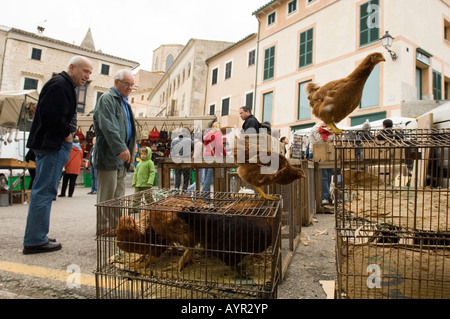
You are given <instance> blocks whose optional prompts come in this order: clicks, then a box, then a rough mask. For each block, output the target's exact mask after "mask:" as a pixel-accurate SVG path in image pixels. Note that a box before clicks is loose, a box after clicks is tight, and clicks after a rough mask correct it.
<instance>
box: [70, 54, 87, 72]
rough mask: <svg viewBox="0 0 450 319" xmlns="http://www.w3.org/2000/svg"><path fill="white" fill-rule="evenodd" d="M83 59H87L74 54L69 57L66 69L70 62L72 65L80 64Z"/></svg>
mask: <svg viewBox="0 0 450 319" xmlns="http://www.w3.org/2000/svg"><path fill="white" fill-rule="evenodd" d="M83 61H88V59H87V58H85V57H83V56H79V55H77V56H74V57H73V58H72V59H70V61H69V65H68V66H67V69H69V68H70V66H71V65H72V64H73V65H74V66H80V65H81V64H82V63H83Z"/></svg>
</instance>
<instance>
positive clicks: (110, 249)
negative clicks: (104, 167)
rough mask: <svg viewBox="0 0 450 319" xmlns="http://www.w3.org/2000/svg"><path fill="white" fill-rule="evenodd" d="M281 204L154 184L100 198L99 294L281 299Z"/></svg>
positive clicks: (243, 195)
mask: <svg viewBox="0 0 450 319" xmlns="http://www.w3.org/2000/svg"><path fill="white" fill-rule="evenodd" d="M280 203H281V197H280V196H279V197H277V200H274V201H268V200H264V199H261V198H260V197H259V196H255V195H249V194H237V193H219V192H211V193H205V192H197V191H194V192H180V191H174V190H161V189H153V190H149V191H144V192H140V193H136V194H133V195H130V196H125V197H122V198H119V199H115V200H111V201H108V202H105V203H100V204H98V205H97V216H98V217H97V228H98V235H97V269H96V272H95V273H96V288H97V298H101V299H214V298H220V299H274V298H276V296H277V289H278V283H279V281H280V278H281V212H280Z"/></svg>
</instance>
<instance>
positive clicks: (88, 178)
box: [84, 173, 92, 188]
mask: <svg viewBox="0 0 450 319" xmlns="http://www.w3.org/2000/svg"><path fill="white" fill-rule="evenodd" d="M84 187H86V188H88V187H92V178H91V173H84Z"/></svg>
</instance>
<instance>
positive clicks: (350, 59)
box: [253, 0, 450, 135]
mask: <svg viewBox="0 0 450 319" xmlns="http://www.w3.org/2000/svg"><path fill="white" fill-rule="evenodd" d="M253 14H254V16H255V17H256V18H257V20H258V22H259V30H258V44H257V52H258V56H257V60H258V62H257V65H258V67H257V73H256V77H257V83H256V89H255V95H256V105H255V115H256V116H257V118H259V119H260V120H261V121H269V122H271V123H272V127H273V128H278V129H280V130H281V131H282V133H281V134H282V135H288V134H289V133H290V132H291V131H292V130H294V131H295V130H297V129H303V128H308V127H310V126H312V125H314V124H315V122H316V121H317V120H316V119H315V118H314V117H313V115H312V114H311V108H310V107H309V106H308V105H309V101H308V99H307V95H306V93H305V87H306V85H307V84H308V83H310V82H314V83H317V84H319V85H323V84H326V83H328V82H329V81H332V80H337V79H341V78H345V77H346V76H347V75H348V74H350V73H351V72H352V71H353V70H354V69H355V68H356V67H357V65H358V64H359V63H360V62H361V61H362V60H363V59H364V58H365V57H366V56H367V55H369V54H371V53H373V52H382V53H383V54H384V56H385V57H386V63H382V64H380V65H378V66H377V67H376V68H375V69H374V71H373V72H372V74H371V76H370V78H369V80H368V81H367V83H366V87H365V90H364V95H363V99H362V102H361V106H360V107H359V108H358V109H357V110H355V111H354V112H353V113H352V114H351V115H350V117H349V118H347V119H346V120H344V121H343V122H342V123H340V125H341V126H352V125H358V124H361V123H363V122H365V120H366V119H369V120H377V119H383V118H389V117H393V116H418V115H420V114H422V113H424V112H425V111H427V110H428V109H427V107H428V108H430V107H434V106H436V104H435V103H434V102H432V103H430V101H434V100H444V99H448V86H449V82H450V41H449V40H450V32H449V30H450V4H449V2H448V1H445V0H430V1H428V2H427V8H426V10H424V3H423V1H421V0H408V1H387V0H275V1H271V2H269V3H268V4H266V5H265V6H263V7H262V8H259V9H257V10H256V11H255V12H254V13H253ZM386 31H389V34H390V35H392V36H393V37H394V38H395V39H394V42H393V45H392V47H391V50H392V51H393V52H395V53H396V59H394V58H391V56H390V54H389V53H388V52H387V51H386V49H385V48H384V47H383V46H382V43H381V41H380V38H381V37H382V36H383V35H384V34H385V32H386ZM428 105H430V106H428Z"/></svg>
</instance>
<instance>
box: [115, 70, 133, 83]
mask: <svg viewBox="0 0 450 319" xmlns="http://www.w3.org/2000/svg"><path fill="white" fill-rule="evenodd" d="M126 74H128V75H129V76H131V77H133V78H134V75H133V72H131V71H130V70H127V69H123V70H120V71H117V73H116V74H115V75H114V80H119V81H123V79H124V78H125V75H126Z"/></svg>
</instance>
